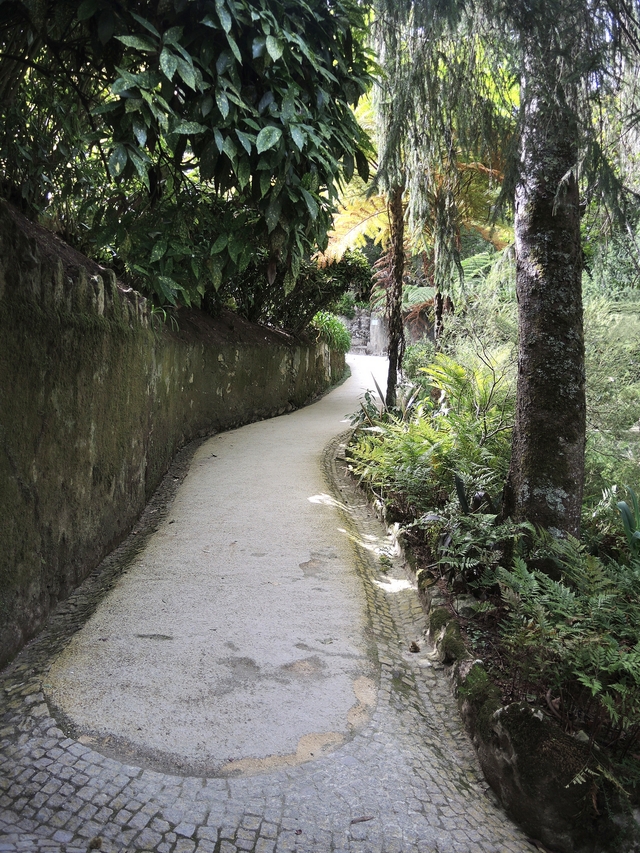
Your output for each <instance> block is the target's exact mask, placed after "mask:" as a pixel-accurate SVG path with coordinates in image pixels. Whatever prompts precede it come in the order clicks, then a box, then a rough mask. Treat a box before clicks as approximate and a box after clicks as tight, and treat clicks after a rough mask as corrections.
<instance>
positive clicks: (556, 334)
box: [503, 4, 586, 536]
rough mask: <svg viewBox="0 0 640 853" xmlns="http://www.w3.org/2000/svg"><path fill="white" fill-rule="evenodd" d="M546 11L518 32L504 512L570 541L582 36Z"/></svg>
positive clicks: (580, 447) (579, 424)
mask: <svg viewBox="0 0 640 853" xmlns="http://www.w3.org/2000/svg"><path fill="white" fill-rule="evenodd" d="M551 11H552V10H551V8H550V4H547V8H546V9H545V8H542V7H540V8H538V9H536V10H535V12H536V18H535V20H529V21H528V22H527V21H526V20H523V21H522V25H521V27H522V28H521V33H522V36H521V50H522V71H521V100H522V114H521V121H520V140H521V150H520V169H519V179H518V183H517V186H516V191H515V234H516V290H517V296H518V313H519V323H518V331H519V347H518V390H517V401H516V420H515V427H514V432H513V442H512V457H511V465H510V468H509V474H508V478H507V483H506V487H505V491H504V510H503V511H504V514H505V515H510V516H512V517H514V518H518V519H523V518H526V519H528V520H529V521H532V522H533V523H535V524H536V525H539V526H541V527H544V528H547V529H549V530H551V531H552V532H554V533H556V535H561V534H563V533H570V534H572V535H573V536H577V535H578V534H579V530H580V515H581V509H582V490H583V483H584V450H585V429H586V398H585V367H584V337H583V328H582V248H581V241H580V210H579V205H580V195H579V189H578V175H577V168H578V161H579V155H580V144H579V140H580V133H579V123H578V109H577V107H578V82H579V81H578V78H576V76H575V74H574V69H575V65H573V63H572V64H571V66H569V64H568V62H567V58H568V57H567V55H565V52H564V50H561V47H565V48H567V47H571V51H570V54H575V51H576V48H578V47H579V44H577V43H576V42H579V40H580V39H581V34H580V32H579V30H577V29H576V21H575V19H572V18H573V16H571V15H562V16H560V17H559V16H558V14H557V10H555V9H554V10H553V11H554V12H555V14H554V15H553V17H551V14H550V13H551ZM527 24H528V25H527ZM572 41H573V44H572V45H571V42H572Z"/></svg>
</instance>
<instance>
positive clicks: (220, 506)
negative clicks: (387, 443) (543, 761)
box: [0, 357, 533, 853]
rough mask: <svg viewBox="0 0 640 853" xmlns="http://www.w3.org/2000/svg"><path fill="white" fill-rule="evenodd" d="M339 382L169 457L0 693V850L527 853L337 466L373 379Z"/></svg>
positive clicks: (398, 576)
mask: <svg viewBox="0 0 640 853" xmlns="http://www.w3.org/2000/svg"><path fill="white" fill-rule="evenodd" d="M350 361H351V365H352V370H353V376H352V378H351V379H350V380H348V381H347V382H346V383H344V384H343V385H342V386H341V387H340V388H338V389H336V390H334V391H333V392H332V393H331V394H329V395H327V396H326V397H324V398H323V399H322V400H321V401H320V402H318V403H316V404H315V405H313V406H311V407H308V408H306V409H303V410H301V411H299V412H294V413H292V414H291V415H286V416H284V417H281V418H277V419H274V420H271V421H265V422H262V423H259V424H254V425H251V426H248V427H244V428H242V429H240V430H235V431H233V432H229V433H224V434H221V435H218V436H215V437H213V438H212V439H209V440H208V441H207V442H205V443H204V444H202V445H201V446H200V447H199V448H198V449H197V450H196V452H195V455H194V456H193V458H192V459H189V458H188V453H185V454H183V455H182V456H181V457H179V458H178V460H177V461H176V463H175V465H174V467H173V469H172V471H171V472H170V475H169V477H168V479H167V481H166V482H168V484H169V487H168V488H169V490H170V488H171V486H175V491H176V494H175V497H174V498H173V500H171V499H170V498H171V496H170V495H168V493H167V486H166V485H165V489H164V490H160V491H159V492H158V494H157V495H156V497H155V498H154V500H153V501H152V502H151V504H150V505H149V507H148V508H147V510H146V512H145V515H144V517H143V519H142V520H141V522H140V524H139V525H138V527H137V528H136V531H135V532H134V534H133V535H132V536H131V537H130V538H129V540H127V542H126V543H125V544H124V545H123V546H122V547H121V548H120V549H118V551H116V552H114V554H113V555H111V556H110V557H109V558H108V559H107V560H106V561H105V562H104V563H103V565H102V567H100V568H99V570H97V571H96V572H94V573H93V575H92V576H91V577H90V578H88V579H87V581H86V582H85V584H83V586H82V587H81V588H80V590H78V591H77V592H76V594H74V595H73V596H72V597H71V598H70V599H69V600H68V601H67V602H65V603H64V605H62V606H61V607H60V608H59V609H58V612H57V614H56V616H55V618H54V619H52V620H51V622H50V624H49V626H48V627H47V629H46V630H45V631H44V632H43V633H42V635H41V636H40V637H39V638H38V639H37V640H36V641H34V642H33V643H32V644H30V646H29V647H28V648H26V649H25V650H24V651H23V653H22V654H21V655H20V656H19V657H18V658H17V659H16V661H15V662H14V663H13V665H12V666H11V667H9V668H8V669H7V670H5V671H4V673H2V674H1V675H0V853H1V851H23V850H24V851H29V850H34V851H39V852H40V853H44V851H51V853H53V851H56V853H57V851H60V853H79V852H80V851H83V853H84V851H87V850H88V849H100V850H102V851H106V853H143V851H149V853H151V851H153V853H194V851H197V853H239V851H248V853H285V851H292V852H293V851H296V852H297V853H454V851H456V853H472V851H473V853H476V851H478V853H489V851H500V853H502V851H505V853H506V851H509V853H526V851H531V850H533V848H532V847H531V846H530V845H529V844H528V843H527V841H526V839H525V838H524V836H523V835H522V834H521V833H520V832H519V830H518V829H517V828H515V827H514V826H513V825H512V824H511V823H510V822H509V821H508V820H507V818H506V817H505V816H504V814H503V813H502V812H501V811H500V809H499V808H497V807H496V806H495V805H494V804H493V800H492V798H491V795H490V793H489V792H487V786H486V783H484V780H483V779H482V777H481V775H480V773H479V770H478V768H477V765H476V761H475V757H474V755H473V750H472V747H471V745H470V743H469V740H468V738H467V737H466V736H465V734H464V733H463V732H462V731H461V729H460V724H459V719H458V715H457V710H456V705H455V701H454V700H453V699H452V697H451V692H450V687H449V683H448V681H447V678H446V675H445V673H444V672H443V671H441V670H440V669H438V667H436V666H433V665H432V663H431V661H430V659H429V657H428V649H426V648H425V647H424V640H423V632H424V629H425V620H424V615H423V613H422V610H421V607H420V604H419V602H418V599H417V595H416V592H415V589H414V588H413V586H412V584H411V582H410V581H409V580H408V578H407V576H406V574H405V573H404V571H403V567H402V565H401V562H400V560H399V558H398V557H397V556H396V555H394V554H393V551H392V548H391V545H390V542H389V540H388V539H387V537H386V536H385V531H384V530H383V528H382V527H381V525H380V524H379V523H378V521H377V520H376V519H375V517H373V515H372V513H371V512H370V511H369V509H368V507H367V506H366V504H365V503H364V502H363V500H362V498H361V496H360V495H359V493H358V492H357V490H356V489H355V488H354V487H353V485H352V484H351V483H350V481H349V480H348V478H347V477H345V475H344V472H343V470H342V468H341V467H340V465H339V464H338V463H336V462H335V457H336V454H337V456H338V457H339V456H340V438H339V436H340V434H341V433H343V432H344V430H345V428H346V427H347V426H348V424H347V423H345V421H344V418H345V415H346V413H347V412H350V411H354V410H355V409H356V408H357V398H358V396H359V395H360V394H361V393H362V390H363V389H365V388H367V387H371V386H372V381H371V372H372V370H373V371H374V372H375V373H376V374H377V375H378V377H381V375H382V374H383V373H384V362H383V361H382V360H381V359H372V358H366V357H353V358H352V359H350ZM322 448H327V449H326V450H325V452H324V454H323V453H322ZM185 475H186V476H185ZM381 558H382V559H381ZM412 642H417V643H418V644H419V645H420V646H421V651H420V652H419V653H417V654H413V653H411V652H410V651H409V645H410V644H411V643H412Z"/></svg>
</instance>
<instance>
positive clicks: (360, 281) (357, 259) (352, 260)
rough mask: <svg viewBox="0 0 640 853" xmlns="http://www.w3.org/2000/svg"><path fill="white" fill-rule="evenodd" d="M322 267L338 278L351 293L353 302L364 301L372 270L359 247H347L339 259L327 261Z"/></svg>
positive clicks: (366, 297) (367, 296)
mask: <svg viewBox="0 0 640 853" xmlns="http://www.w3.org/2000/svg"><path fill="white" fill-rule="evenodd" d="M323 267H324V268H325V269H327V270H330V271H331V274H332V275H334V276H335V277H336V278H338V279H340V280H341V281H342V282H343V283H344V286H345V289H347V288H348V289H349V291H350V292H351V293H352V294H353V298H354V302H358V303H363V302H364V303H366V302H368V300H369V296H370V294H371V284H372V272H371V266H370V265H369V261H368V260H367V259H366V257H365V255H364V253H363V252H362V250H361V249H347V251H346V252H344V254H343V255H342V257H341V258H340V260H337V261H328V262H327V263H325V264H323Z"/></svg>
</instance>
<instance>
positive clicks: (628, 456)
mask: <svg viewBox="0 0 640 853" xmlns="http://www.w3.org/2000/svg"><path fill="white" fill-rule="evenodd" d="M585 350H586V374H587V383H586V387H587V451H586V476H585V495H584V502H585V512H584V518H583V524H584V526H585V529H586V530H591V529H592V528H593V519H592V516H593V513H595V512H596V509H597V507H598V504H599V503H600V498H601V495H602V493H603V491H604V490H606V489H607V488H608V487H609V486H610V485H611V484H612V483H613V484H617V485H618V486H620V487H621V486H622V484H623V483H624V482H630V481H631V482H633V481H635V480H637V478H638V473H639V468H638V465H639V462H640V435H639V433H638V432H637V430H636V428H635V425H636V424H637V421H638V412H639V411H640V375H639V373H638V369H637V364H638V359H639V358H640V312H637V311H636V310H629V311H624V312H623V311H622V310H621V306H620V304H619V303H613V302H611V301H610V300H607V299H604V298H603V297H600V296H592V297H590V298H589V299H587V301H586V303H585Z"/></svg>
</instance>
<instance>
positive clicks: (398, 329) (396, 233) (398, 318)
mask: <svg viewBox="0 0 640 853" xmlns="http://www.w3.org/2000/svg"><path fill="white" fill-rule="evenodd" d="M403 192H404V187H402V186H395V187H394V188H393V189H392V190H391V192H390V193H389V225H390V230H391V276H390V278H391V288H390V291H389V293H388V296H387V306H388V317H389V373H388V375H387V393H386V396H385V403H386V405H387V407H388V408H392V407H393V406H395V405H396V388H397V385H398V371H399V370H400V368H401V367H402V356H403V353H404V326H403V323H402V281H403V279H404V209H403V206H402V195H403Z"/></svg>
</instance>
